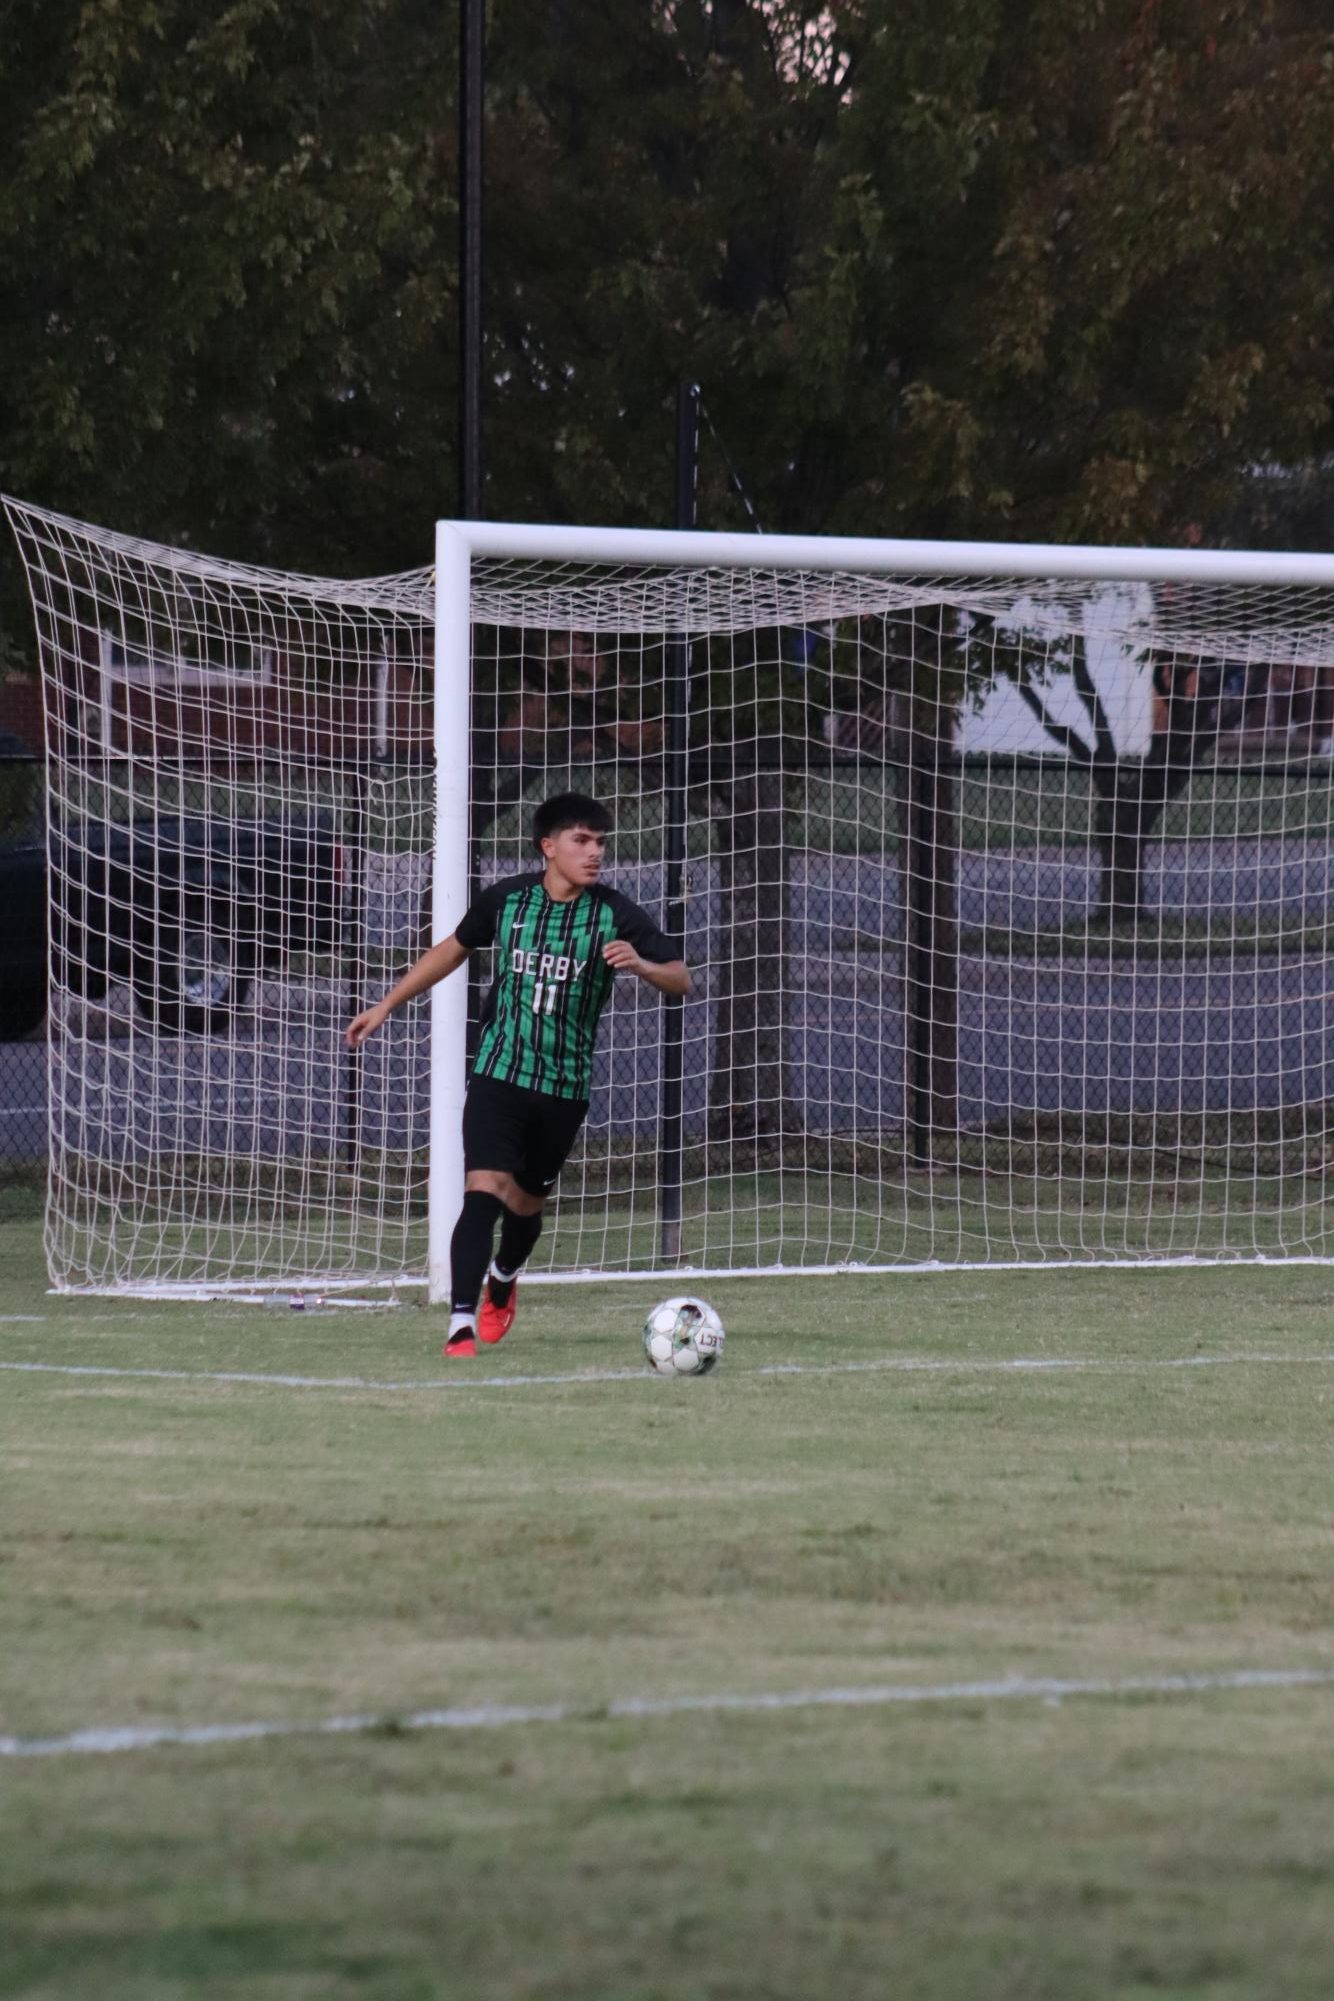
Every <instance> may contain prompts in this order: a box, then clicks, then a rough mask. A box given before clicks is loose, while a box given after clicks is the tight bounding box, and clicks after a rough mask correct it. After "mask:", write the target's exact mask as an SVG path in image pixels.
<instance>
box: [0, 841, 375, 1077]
mask: <svg viewBox="0 0 1334 2001" xmlns="http://www.w3.org/2000/svg"><path fill="white" fill-rule="evenodd" d="M48 886H49V887H50V889H51V891H52V895H51V969H52V973H53V976H54V978H55V981H56V983H57V985H58V986H60V987H64V988H66V989H67V990H68V991H69V992H71V993H75V994H79V995H81V996H83V997H84V998H85V999H87V1000H100V999H101V997H102V996H103V995H104V994H105V993H106V991H107V988H108V987H109V986H110V985H111V984H112V983H113V982H115V981H125V982H128V984H129V985H130V987H131V989H132V990H133V993H134V998H135V1002H136V1004H137V1006H138V1008H139V1011H140V1013H141V1014H143V1015H144V1016H145V1017H146V1018H147V1019H148V1020H150V1021H152V1022H154V1023H155V1024H156V1026H157V1027H158V1028H160V1029H162V1030H164V1031H166V1032H167V1033H179V1032H182V1031H184V1032H187V1033H192V1034H207V1033H209V1032H211V1031H215V1030H218V1029H221V1028H223V1027H224V1026H225V1025H226V1024H227V1022H228V1021H229V1020H230V1018H231V1017H232V1015H233V1014H234V1013H235V1010H236V1009H237V1008H239V1007H241V1006H243V1005H244V1003H245V1000H246V998H247V996H248V994H249V992H250V987H251V984H252V981H253V979H254V976H255V974H256V972H257V971H258V970H259V968H260V967H263V966H272V965H278V964H281V963H282V962H283V961H285V960H286V959H287V958H289V957H290V956H291V955H292V954H294V953H326V952H330V951H332V950H335V949H336V948H337V946H338V944H339V941H340V938H341V935H342V900H343V851H342V849H341V848H340V847H339V845H338V844H337V842H336V841H335V840H334V837H333V828H332V824H331V823H328V822H326V821H325V820H324V819H323V818H322V817H321V816H319V815H316V816H314V817H313V818H311V819H308V820H295V819H293V820H281V819H265V820H240V821H233V820H196V819H158V820H145V821H135V822H133V823H131V824H130V825H129V826H114V825H109V824H106V823H104V822H101V821H95V820H81V821H73V822H69V823H67V824H66V825H65V826H63V827H61V828H59V829H58V830H57V831H55V832H54V833H53V834H52V836H51V841H50V872H49V877H48V862H47V847H46V844H45V843H44V842H43V841H42V840H41V839H39V838H37V837H36V836H35V835H33V836H32V837H25V838H21V839H19V840H11V841H9V842H7V843H5V844H4V845H3V846H0V912H2V913H3V921H4V924H5V927H6V931H7V937H6V939H5V947H4V953H3V965H2V966H0V1038H9V1039H12V1038H14V1037H15V1036H19V1035H24V1034H27V1033H28V1032H29V1031H30V1030H31V1029H33V1028H35V1027H36V1026H37V1024H38V1023H39V1022H40V1021H41V1020H42V1018H43V1016H44V1015H45V1013H46V1004H47V992H46V983H47V957H46V930H47V903H48Z"/></svg>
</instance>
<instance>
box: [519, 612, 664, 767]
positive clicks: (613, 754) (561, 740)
mask: <svg viewBox="0 0 1334 2001" xmlns="http://www.w3.org/2000/svg"><path fill="white" fill-rule="evenodd" d="M647 692H648V691H647V690H646V689H645V688H644V686H643V685H642V684H641V682H640V681H639V680H638V679H637V678H636V677H634V676H632V675H630V674H627V673H626V672H625V671H624V670H623V668H622V663H621V662H620V660H619V658H616V657H612V658H609V657H608V656H607V654H605V653H600V652H599V651H598V649H597V646H596V643H595V641H594V639H593V637H592V635H591V634H589V633H586V632H553V633H551V634H549V635H548V641H547V647H546V651H545V654H544V655H542V656H538V657H533V656H529V657H528V658H527V659H526V660H525V661H524V666H523V673H522V677H521V681H520V685H519V688H518V691H517V693H516V694H515V695H513V696H512V697H511V699H510V700H509V702H508V703H506V704H505V705H504V706H503V707H502V709H501V713H500V717H499V720H498V722H497V725H496V751H497V755H498V756H499V758H501V759H502V760H504V761H505V762H507V763H511V764H522V765H534V766H542V767H544V768H546V767H551V766H553V765H559V766H562V767H568V766H571V765H579V764H591V763H594V762H598V763H601V762H604V761H615V760H617V759H620V758H642V757H651V756H654V755H656V754H657V753H658V752H659V751H660V750H661V749H662V723H661V721H660V720H659V719H658V718H656V717H654V716H651V715H645V713H644V711H645V707H646V701H645V697H646V694H647Z"/></svg>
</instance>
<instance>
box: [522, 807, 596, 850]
mask: <svg viewBox="0 0 1334 2001" xmlns="http://www.w3.org/2000/svg"><path fill="white" fill-rule="evenodd" d="M567 827H588V828H591V830H592V831H593V833H595V834H609V833H610V832H611V814H610V813H609V812H608V811H607V808H606V807H605V806H603V805H602V804H601V803H600V802H599V801H598V800H596V799H590V798H589V796H588V794H587V793H586V792H557V793H556V794H555V795H554V796H553V797H552V798H550V799H544V800H543V801H542V804H541V805H540V806H539V807H538V809H537V811H536V812H535V813H534V815H533V846H534V847H535V848H536V849H537V851H538V853H539V854H541V852H542V843H543V841H545V840H547V839H548V838H549V837H550V836H551V835H552V834H563V833H564V832H565V829H566V828H567Z"/></svg>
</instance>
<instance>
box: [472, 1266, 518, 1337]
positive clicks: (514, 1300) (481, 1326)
mask: <svg viewBox="0 0 1334 2001" xmlns="http://www.w3.org/2000/svg"><path fill="white" fill-rule="evenodd" d="M518 1300H519V1281H518V1279H517V1278H516V1279H513V1280H512V1281H511V1283H510V1296H509V1298H508V1300H507V1301H506V1303H505V1304H504V1306H497V1305H496V1303H495V1301H494V1300H493V1299H492V1297H491V1281H490V1280H489V1279H488V1280H487V1282H486V1284H485V1285H484V1286H483V1287H482V1310H481V1312H480V1313H479V1314H478V1316H477V1339H478V1340H479V1341H485V1342H487V1343H488V1344H489V1343H491V1342H494V1341H503V1340H504V1338H505V1336H506V1335H507V1334H508V1333H509V1331H510V1328H511V1327H512V1326H513V1325H514V1315H515V1313H516V1312H517V1311H518Z"/></svg>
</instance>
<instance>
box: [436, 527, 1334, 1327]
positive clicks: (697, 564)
mask: <svg viewBox="0 0 1334 2001" xmlns="http://www.w3.org/2000/svg"><path fill="white" fill-rule="evenodd" d="M435 554H436V563H435V755H436V816H437V817H436V845H435V854H434V858H433V873H432V884H433V905H432V934H431V935H432V942H433V943H439V942H441V941H442V940H443V939H445V938H447V937H449V936H450V935H451V934H452V932H453V931H454V929H455V927H456V926H457V924H458V923H459V920H460V919H461V917H462V916H463V913H464V910H465V909H466V907H467V898H468V814H469V787H470V760H469V759H468V758H467V757H463V758H460V757H459V755H458V746H459V744H461V743H463V744H466V743H468V742H469V741H470V728H471V699H472V664H473V663H472V617H471V585H472V566H473V563H474V561H477V560H490V559H510V560H515V561H521V562H522V561H530V562H557V563H569V562H581V563H590V562H605V563H608V564H624V565H627V566H634V567H638V566H649V565H655V566H656V565H660V566H663V567H668V568H675V569H729V568H756V569H792V570H794V571H806V572H837V571H851V572H858V571H860V572H862V573H865V574H870V575H880V576H914V575H915V576H940V577H995V576H1004V577H1008V578H1013V579H1016V580H1031V581H1034V582H1039V581H1056V582H1060V581H1065V580H1072V581H1073V580H1078V581H1081V582H1087V583H1106V584H1116V583H1145V584H1167V583H1180V584H1206V585H1207V584H1216V585H1222V584H1232V585H1248V584H1249V585H1262V586H1274V587H1277V586H1305V587H1308V588H1316V589H1324V590H1334V555H1322V554H1305V553H1301V554H1299V553H1292V552H1270V551H1264V550H1235V551H1234V550H1199V549H1162V548H1133V547H1116V546H1107V547H1099V546H1094V545H1087V544H1085V545H1076V544H1056V543H1042V542H947V541H925V540H912V539H884V540H882V539H878V538H874V537H869V536H806V535H748V534H733V533H713V532H708V531H704V530H682V529H653V528H592V527H564V526H556V525H551V524H547V525H543V524H540V523H529V522H500V521H460V520H441V521H438V522H437V523H436V540H435ZM682 636H684V635H682ZM467 1009H468V995H467V986H466V982H464V981H463V980H446V981H442V982H440V983H438V984H437V985H436V987H435V988H434V989H433V991H432V995H431V1049H432V1057H431V1093H430V1112H429V1143H430V1165H429V1174H428V1185H427V1202H428V1221H427V1242H428V1252H427V1264H428V1280H427V1283H428V1294H429V1297H430V1299H431V1301H432V1302H433V1303H439V1302H442V1301H445V1300H447V1299H448V1297H449V1240H450V1235H451V1233H452V1230H453V1226H454V1221H455V1219H456V1217H457V1215H458V1212H459V1209H460V1207H461V1205H462V1200H463V1155H462V1143H461V1137H460V1127H461V1120H462V1111H463V1095H464V1089H465V1081H466V1048H467ZM1248 1261H1252V1260H1248ZM1253 1261H1255V1262H1262V1263H1268V1262H1274V1263H1284V1264H1292V1263H1320V1262H1322V1260H1321V1259H1319V1258H1302V1257H1292V1256H1287V1257H1283V1258H1281V1259H1273V1260H1270V1259H1267V1258H1264V1257H1260V1258H1258V1259H1256V1260H1253ZM1088 1262H1090V1261H1089V1260H1081V1264H1085V1263H1088ZM1092 1262H1097V1263H1101V1262H1102V1261H1101V1260H1095V1261H1092ZM1196 1262H1199V1260H1197V1259H1195V1258H1192V1257H1167V1258H1163V1259H1146V1258H1137V1259H1134V1260H1132V1261H1127V1260H1121V1259H1108V1260H1106V1263H1107V1265H1108V1266H1109V1267H1112V1266H1116V1267H1120V1266H1121V1265H1123V1264H1127V1263H1129V1264H1130V1266H1131V1268H1134V1269H1142V1268H1143V1267H1145V1266H1146V1265H1153V1264H1159V1263H1161V1264H1164V1265H1178V1264H1190V1263H1196ZM854 1268H855V1267H852V1266H847V1267H842V1266H840V1267H822V1266H810V1267H803V1269H804V1270H807V1271H810V1272H818V1271H821V1270H825V1269H854ZM1006 1268H1008V1267H1006V1266H1003V1265H1001V1266H998V1265H990V1266H989V1267H988V1269H991V1270H996V1269H1006ZM1023 1268H1024V1269H1030V1268H1031V1267H1029V1266H1027V1265H1024V1266H1023ZM1046 1268H1049V1269H1062V1268H1064V1266H1063V1265H1062V1264H1059V1263H1057V1264H1053V1265H1051V1266H1048V1267H1046ZM865 1269H877V1270H886V1271H887V1270H890V1269H894V1268H893V1267H881V1266H877V1267H869V1266H868V1267H865ZM897 1269H901V1270H910V1269H920V1267H897ZM765 1270H767V1268H760V1267H757V1268H756V1275H760V1274H761V1272H762V1271H765ZM657 1275H658V1274H657V1273H655V1272H635V1273H616V1272H607V1273H598V1274H596V1276H598V1277H606V1278H617V1277H635V1278H648V1277H655V1276H657ZM679 1275H680V1276H682V1277H686V1276H696V1277H708V1276H712V1275H713V1274H712V1273H711V1272H709V1271H704V1270H700V1271H695V1270H694V1269H693V1268H686V1267H681V1268H680V1270H679ZM728 1275H729V1276H732V1277H741V1276H746V1275H748V1273H747V1272H745V1271H741V1270H738V1269H735V1268H733V1269H731V1270H730V1271H729V1273H728ZM541 1276H543V1277H545V1278H546V1279H547V1280H548V1282H552V1283H556V1282H561V1281H566V1282H568V1281H569V1280H571V1279H573V1278H576V1277H578V1278H584V1277H588V1276H593V1274H585V1273H560V1274H555V1273H553V1274H542V1275H541Z"/></svg>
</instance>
